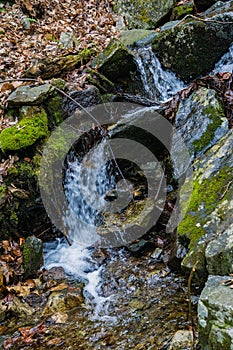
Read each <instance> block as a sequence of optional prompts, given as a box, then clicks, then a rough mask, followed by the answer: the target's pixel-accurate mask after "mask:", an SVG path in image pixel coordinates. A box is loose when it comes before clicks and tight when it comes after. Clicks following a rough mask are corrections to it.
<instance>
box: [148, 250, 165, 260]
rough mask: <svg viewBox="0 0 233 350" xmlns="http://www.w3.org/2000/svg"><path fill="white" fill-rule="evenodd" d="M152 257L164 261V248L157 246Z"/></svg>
mask: <svg viewBox="0 0 233 350" xmlns="http://www.w3.org/2000/svg"><path fill="white" fill-rule="evenodd" d="M150 257H151V258H152V259H155V260H156V261H158V262H159V261H162V258H163V250H162V249H161V248H156V249H155V250H154V251H153V253H152V254H151V256H150Z"/></svg>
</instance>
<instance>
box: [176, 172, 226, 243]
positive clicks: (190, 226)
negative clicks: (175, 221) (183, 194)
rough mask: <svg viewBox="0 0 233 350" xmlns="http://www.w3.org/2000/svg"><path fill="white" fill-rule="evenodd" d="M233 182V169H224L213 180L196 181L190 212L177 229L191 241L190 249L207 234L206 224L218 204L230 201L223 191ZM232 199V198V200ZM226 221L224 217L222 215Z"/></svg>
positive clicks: (179, 233) (181, 235) (180, 234)
mask: <svg viewBox="0 0 233 350" xmlns="http://www.w3.org/2000/svg"><path fill="white" fill-rule="evenodd" d="M231 180H232V168H229V167H224V168H222V169H221V170H220V171H219V172H218V174H216V175H214V176H213V177H212V178H211V179H204V180H203V181H202V182H201V183H199V182H198V180H196V181H195V182H194V185H193V192H192V197H191V201H190V204H189V208H188V211H187V213H186V215H185V217H184V219H183V220H182V221H181V222H180V224H179V225H178V228H177V233H178V235H179V236H180V237H186V238H187V239H188V240H190V244H189V248H190V249H192V248H194V247H195V244H196V242H197V240H198V239H199V238H200V237H201V236H202V235H204V234H205V233H207V232H206V230H205V228H204V224H205V223H206V221H207V219H208V216H209V215H210V214H211V213H212V212H213V211H214V209H215V207H216V205H217V204H219V203H220V202H221V201H223V200H225V199H228V198H227V196H228V193H227V192H226V194H225V195H224V196H222V193H223V189H224V188H226V186H227V185H228V184H229V182H230V181H231ZM230 199H231V198H230ZM222 218H223V219H224V215H223V214H222Z"/></svg>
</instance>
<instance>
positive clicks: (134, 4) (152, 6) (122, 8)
mask: <svg viewBox="0 0 233 350" xmlns="http://www.w3.org/2000/svg"><path fill="white" fill-rule="evenodd" d="M114 3H115V5H114V11H115V12H117V13H118V14H120V15H122V16H124V17H125V19H126V21H127V23H128V28H129V29H134V28H140V29H154V28H156V26H158V24H159V23H160V22H161V20H162V19H163V18H164V17H165V16H166V15H168V14H169V12H170V11H171V9H172V7H173V3H174V1H173V0H162V1H161V0H154V1H148V0H144V1H143V0H131V1H130V0H116V1H114Z"/></svg>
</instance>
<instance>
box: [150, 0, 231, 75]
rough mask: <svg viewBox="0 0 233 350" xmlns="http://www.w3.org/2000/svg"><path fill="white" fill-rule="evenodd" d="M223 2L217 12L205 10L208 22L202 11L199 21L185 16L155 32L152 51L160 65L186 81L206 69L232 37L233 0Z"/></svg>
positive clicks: (226, 48) (216, 58)
mask: <svg viewBox="0 0 233 350" xmlns="http://www.w3.org/2000/svg"><path fill="white" fill-rule="evenodd" d="M227 4H228V7H226V6H223V7H221V3H220V5H219V11H217V12H215V11H212V12H208V21H205V18H206V17H205V16H207V14H203V15H202V17H201V20H200V21H198V20H196V19H192V20H191V21H190V19H189V18H188V19H187V20H185V23H184V24H180V25H177V26H176V27H174V28H172V29H169V30H167V31H162V32H161V33H159V35H157V36H156V37H155V38H154V40H153V50H154V52H155V54H156V55H157V57H158V58H159V60H160V61H161V63H162V65H163V66H164V67H165V68H167V69H169V70H172V71H173V72H175V73H176V74H177V75H178V76H179V77H180V78H181V79H184V80H186V81H190V80H192V79H194V78H196V77H198V76H200V75H204V74H207V73H208V72H210V71H211V70H212V69H213V68H214V65H215V63H216V62H218V61H219V59H220V58H221V57H222V55H223V54H224V53H226V52H227V51H228V49H229V46H230V44H231V42H232V40H233V27H232V25H231V22H232V21H233V1H230V2H229V3H227ZM224 5H225V4H224ZM221 22H223V24H221ZM213 43H214V50H213Z"/></svg>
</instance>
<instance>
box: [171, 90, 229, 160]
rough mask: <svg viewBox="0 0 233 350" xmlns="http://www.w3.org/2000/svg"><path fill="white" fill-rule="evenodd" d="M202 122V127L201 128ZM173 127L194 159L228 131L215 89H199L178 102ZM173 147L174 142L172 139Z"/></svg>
mask: <svg viewBox="0 0 233 350" xmlns="http://www.w3.org/2000/svg"><path fill="white" fill-rule="evenodd" d="M200 125H201V127H200ZM175 127H176V129H177V130H178V132H179V134H180V136H181V137H182V140H183V141H184V143H185V145H186V147H187V148H188V150H189V152H190V156H191V158H192V159H193V158H194V157H196V156H200V155H201V154H203V153H204V152H205V151H206V150H207V149H208V148H210V147H211V146H212V145H214V144H215V143H216V142H217V141H218V140H219V139H220V138H221V137H222V136H223V135H225V134H226V133H227V132H228V120H227V119H226V117H225V114H224V111H223V107H222V105H221V104H220V103H219V101H218V98H217V96H216V92H215V91H214V90H210V89H206V88H202V87H201V88H199V89H198V90H197V91H195V92H194V93H193V94H192V95H191V96H190V97H189V98H184V99H182V100H181V102H180V104H179V109H178V111H177V114H176V118H175ZM174 144H175V145H174V147H176V142H174Z"/></svg>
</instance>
